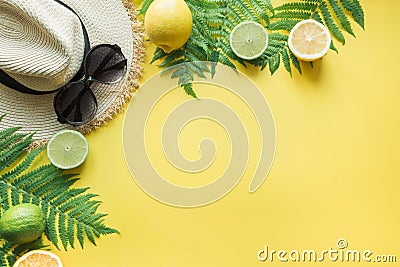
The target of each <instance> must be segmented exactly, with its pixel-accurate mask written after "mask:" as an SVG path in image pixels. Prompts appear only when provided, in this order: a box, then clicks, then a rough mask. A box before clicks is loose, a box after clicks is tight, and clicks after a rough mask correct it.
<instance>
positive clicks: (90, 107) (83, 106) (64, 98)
mask: <svg viewBox="0 0 400 267" xmlns="http://www.w3.org/2000/svg"><path fill="white" fill-rule="evenodd" d="M54 109H55V111H56V113H57V116H58V120H59V121H60V122H61V123H68V124H71V125H74V126H80V125H83V124H85V123H87V122H89V121H91V120H92V119H93V118H94V116H95V115H96V111H97V101H96V98H95V96H94V95H93V92H92V91H91V90H90V89H89V88H87V87H85V84H84V83H83V82H76V83H71V84H68V85H66V86H65V87H63V88H61V90H60V91H59V92H58V93H57V95H56V97H55V98H54Z"/></svg>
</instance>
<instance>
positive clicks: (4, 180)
mask: <svg viewBox="0 0 400 267" xmlns="http://www.w3.org/2000/svg"><path fill="white" fill-rule="evenodd" d="M1 118H2V117H0V120H1ZM17 130H19V129H18V128H10V129H6V130H3V131H1V132H0V142H1V143H2V144H3V146H1V149H0V163H1V165H0V166H1V170H2V173H1V175H0V205H1V206H0V207H1V211H2V212H4V211H6V210H7V209H9V208H10V207H11V206H14V205H18V204H20V203H33V204H36V205H38V206H39V207H41V209H42V211H43V213H44V214H45V217H46V228H45V233H44V234H45V236H46V237H47V239H48V240H50V241H51V242H52V243H53V244H54V246H55V247H57V248H58V249H60V247H59V244H60V243H61V245H62V248H64V249H65V250H67V249H68V248H69V247H72V248H74V247H75V240H78V241H79V243H80V245H81V246H82V247H83V244H84V242H85V238H87V239H88V240H89V241H90V242H91V243H93V244H96V238H98V237H99V236H101V235H108V234H113V233H118V231H117V230H115V229H112V228H110V227H107V226H106V225H105V224H104V219H103V218H104V216H106V215H105V214H101V213H98V212H97V210H98V208H99V205H100V202H99V201H97V200H95V199H94V198H96V197H97V195H96V194H92V193H88V192H87V191H88V189H89V188H71V186H72V185H73V184H74V183H75V182H76V181H77V180H78V178H74V177H75V175H74V174H66V173H63V171H61V170H60V169H58V168H56V167H54V166H53V165H42V166H39V167H37V168H35V169H33V170H30V168H31V165H32V163H33V162H34V160H35V159H36V158H37V157H38V156H39V154H41V152H42V151H43V149H44V148H39V149H36V150H33V151H31V152H30V153H26V155H23V154H24V153H25V151H26V149H27V147H28V146H29V145H30V143H31V141H32V135H24V134H19V133H16V132H17ZM10 166H12V167H11V169H10V170H7V168H9V167H10ZM40 244H41V242H40ZM41 247H43V245H41ZM35 248H37V246H35V244H34V243H32V244H30V245H29V246H22V245H14V244H10V243H8V242H3V244H2V245H1V246H0V266H7V267H9V266H11V265H12V264H13V263H14V262H15V260H16V259H17V258H18V257H19V256H20V255H21V254H23V253H24V252H26V251H27V250H30V249H35Z"/></svg>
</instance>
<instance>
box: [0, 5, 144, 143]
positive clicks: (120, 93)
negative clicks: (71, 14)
mask: <svg viewBox="0 0 400 267" xmlns="http://www.w3.org/2000/svg"><path fill="white" fill-rule="evenodd" d="M63 2H64V3H65V4H67V5H68V6H69V7H71V8H72V9H73V10H75V12H76V13H77V14H78V15H79V17H80V18H81V19H82V21H83V22H84V24H85V27H86V29H87V31H88V34H89V38H90V43H91V46H92V47H93V46H95V45H97V44H102V43H110V44H118V45H119V46H120V47H121V48H122V52H123V53H124V55H125V56H126V58H127V59H128V66H130V68H129V69H128V72H127V74H126V76H125V77H124V79H123V80H122V81H121V82H119V83H118V84H116V85H111V86H110V85H96V86H94V88H93V91H94V93H95V95H96V98H97V101H98V105H99V107H98V111H97V115H96V118H95V119H94V120H93V121H92V122H90V123H88V124H86V125H84V126H82V127H80V128H74V127H72V126H68V125H63V124H60V123H59V122H58V121H57V116H56V114H55V112H54V109H53V98H54V94H49V95H29V94H24V93H20V92H18V91H15V90H13V89H10V88H7V87H6V86H4V85H1V84H0V115H1V114H7V116H6V117H5V118H4V119H3V120H2V122H1V123H0V130H1V129H5V128H9V127H15V126H18V127H22V128H21V130H20V132H24V133H31V132H35V135H34V138H35V143H34V144H33V145H32V148H34V147H37V146H41V145H44V144H46V143H47V140H48V139H49V138H50V137H51V136H52V135H53V134H55V133H56V132H58V131H60V130H63V129H76V130H79V131H80V132H82V133H83V134H86V133H89V132H90V131H92V130H94V129H96V128H98V127H100V126H102V125H103V124H105V123H106V122H108V121H110V120H111V119H113V118H114V117H115V115H117V114H118V113H119V112H120V111H121V110H123V108H124V107H125V106H126V104H127V102H129V100H130V99H131V98H132V96H133V94H134V92H135V91H136V90H137V88H138V87H139V84H138V80H139V78H140V76H141V72H142V66H141V65H142V63H143V58H144V54H145V50H144V46H143V34H142V25H141V23H140V22H139V21H138V20H137V13H136V9H135V6H134V5H133V3H132V2H131V0H122V1H121V0H97V1H89V0H63ZM0 16H1V14H0ZM27 49H29V48H27Z"/></svg>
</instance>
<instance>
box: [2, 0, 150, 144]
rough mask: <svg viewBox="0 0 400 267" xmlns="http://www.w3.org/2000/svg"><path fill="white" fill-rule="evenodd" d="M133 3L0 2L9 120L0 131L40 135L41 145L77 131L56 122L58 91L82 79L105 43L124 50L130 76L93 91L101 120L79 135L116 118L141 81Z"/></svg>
mask: <svg viewBox="0 0 400 267" xmlns="http://www.w3.org/2000/svg"><path fill="white" fill-rule="evenodd" d="M131 1H132V0H96V1H91V0H0V115H2V114H6V116H5V117H4V118H3V120H2V121H1V122H0V130H2V129H5V128H9V127H14V126H18V127H22V129H21V131H22V132H35V135H34V138H35V139H36V144H37V145H40V144H43V143H44V142H46V140H47V139H49V138H50V137H51V136H52V135H53V134H54V133H56V132H57V131H59V130H62V129H68V128H72V126H69V125H67V124H61V123H59V122H58V121H57V115H56V113H55V111H54V106H53V99H54V96H55V94H56V93H55V92H56V91H57V89H58V88H60V87H62V86H63V85H65V84H67V83H68V82H70V81H71V79H72V78H73V77H74V76H75V75H77V73H78V72H79V70H80V69H81V66H82V62H83V59H84V54H85V51H87V49H88V46H90V47H94V46H95V45H98V44H104V43H106V44H117V45H118V46H120V47H121V50H122V53H123V54H124V56H125V58H126V59H127V72H126V74H125V76H124V77H123V78H122V80H121V81H120V82H118V83H117V84H115V85H96V86H95V88H94V90H93V91H94V94H95V96H96V99H97V102H98V110H97V114H96V117H95V118H94V120H92V121H91V122H89V123H87V124H85V125H84V126H82V127H80V128H78V130H79V131H81V132H83V133H87V132H89V131H91V130H93V129H95V128H97V127H99V126H101V125H102V124H103V123H105V122H106V121H108V120H110V119H112V118H113V117H114V115H116V114H117V113H118V112H119V111H120V110H121V109H122V108H123V107H124V104H125V103H126V102H127V101H128V100H129V99H130V98H131V97H132V95H133V93H134V91H135V89H137V87H138V83H137V80H138V79H139V78H140V75H141V66H140V65H141V64H140V63H141V62H142V59H143V55H144V48H143V43H142V38H141V36H142V35H141V31H142V29H141V24H140V22H138V21H137V14H136V10H135V8H134V5H133V4H132V2H131ZM85 32H87V35H88V37H87V38H85ZM89 43H90V44H89ZM5 77H6V78H5ZM5 79H8V80H10V79H11V81H12V82H16V83H17V84H20V85H22V86H23V87H24V88H25V89H27V91H26V90H25V91H24V90H18V88H16V87H13V86H12V84H13V83H11V85H10V83H7V81H5ZM5 84H7V85H9V86H6V85H5ZM22 91H23V92H22Z"/></svg>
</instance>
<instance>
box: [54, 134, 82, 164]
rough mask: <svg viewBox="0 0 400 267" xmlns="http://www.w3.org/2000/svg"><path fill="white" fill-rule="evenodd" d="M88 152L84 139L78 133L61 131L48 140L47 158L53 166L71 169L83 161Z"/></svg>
mask: <svg viewBox="0 0 400 267" xmlns="http://www.w3.org/2000/svg"><path fill="white" fill-rule="evenodd" d="M88 150H89V149H88V143H87V141H86V138H85V137H84V136H83V135H82V134H81V133H80V132H77V131H73V130H63V131H60V132H58V133H56V134H55V135H54V136H53V137H52V138H51V139H50V141H49V143H48V145H47V156H48V157H49V159H50V161H51V163H52V164H53V165H54V166H56V167H58V168H60V169H73V168H75V167H78V166H79V165H81V164H82V163H83V162H84V161H85V159H86V156H87V154H88Z"/></svg>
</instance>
